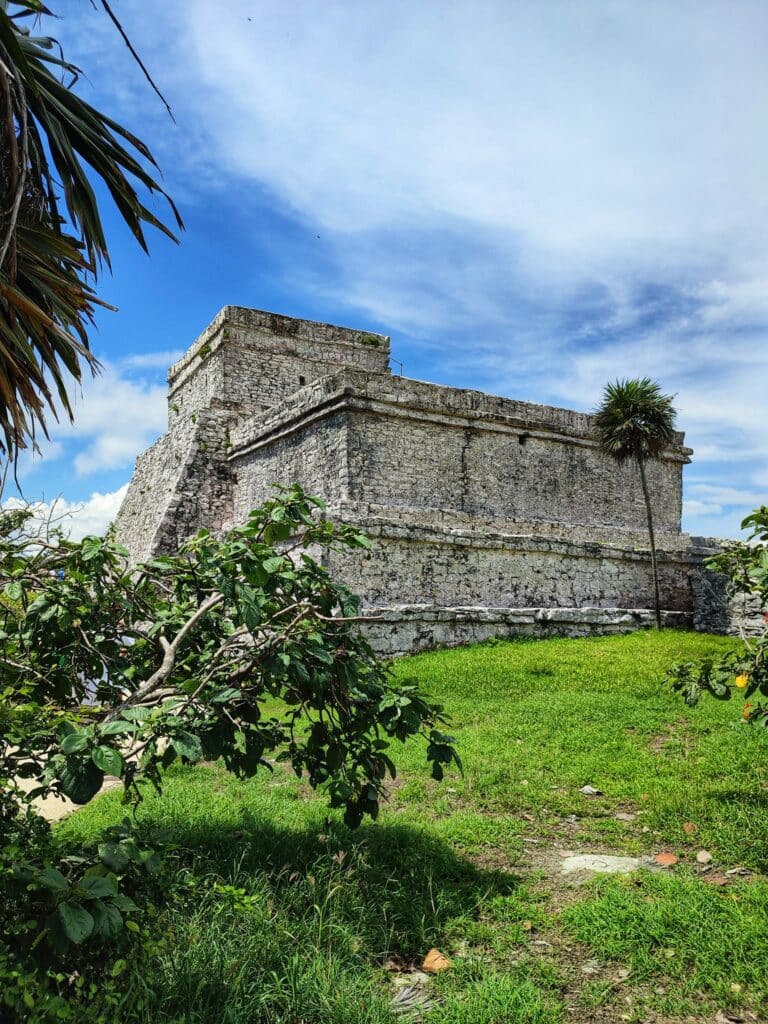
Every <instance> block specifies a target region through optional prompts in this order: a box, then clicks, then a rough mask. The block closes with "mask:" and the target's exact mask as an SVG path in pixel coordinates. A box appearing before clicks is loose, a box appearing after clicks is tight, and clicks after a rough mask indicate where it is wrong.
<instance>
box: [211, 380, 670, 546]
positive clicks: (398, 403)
mask: <svg viewBox="0 0 768 1024" xmlns="http://www.w3.org/2000/svg"><path fill="white" fill-rule="evenodd" d="M548 414H549V415H548ZM547 416H548V418H547ZM336 431H343V432H344V434H345V436H344V437H341V436H334V434H335V432H336ZM687 457H688V449H685V448H683V447H682V445H678V446H677V447H675V448H673V449H671V450H670V451H669V452H668V453H666V455H665V457H664V459H662V460H660V461H659V462H657V463H654V464H652V465H651V466H649V482H650V485H651V493H652V495H653V503H654V515H655V521H656V529H657V532H658V533H659V535H660V538H663V539H664V540H667V538H666V535H667V534H669V535H672V541H671V542H672V543H673V544H674V545H677V544H679V540H678V538H679V536H680V511H681V501H682V494H681V479H682V475H681V471H680V470H681V463H683V462H685V461H687ZM231 459H232V461H233V464H234V465H236V466H237V475H238V485H237V494H236V498H235V509H236V510H237V511H236V515H240V514H242V510H243V509H244V508H245V507H247V506H250V505H253V504H255V503H256V502H257V501H259V500H261V499H262V497H263V495H264V494H265V489H266V487H268V485H269V484H271V483H272V482H273V481H275V480H277V481H279V482H281V483H282V482H289V481H290V480H297V481H298V482H300V483H302V484H304V486H305V487H307V489H311V488H312V487H314V486H315V485H316V481H317V479H318V475H319V476H320V477H321V479H322V478H324V479H326V481H327V488H326V489H324V490H323V492H322V493H323V494H324V496H326V497H327V498H328V499H334V498H337V497H338V498H348V499H349V500H351V501H354V502H356V503H358V504H360V503H367V504H375V505H383V506H387V507H389V508H390V509H392V510H394V509H397V508H408V509H414V508H423V509H432V510H448V511H453V512H457V513H463V514H464V515H469V516H472V517H478V516H479V517H482V518H483V519H484V520H486V521H493V520H495V519H499V518H504V519H514V520H516V521H518V522H521V523H528V524H531V527H533V525H534V524H537V523H540V522H554V523H558V524H561V526H563V527H564V528H567V529H572V528H574V527H577V526H582V527H585V528H589V530H590V531H591V532H592V534H593V536H594V535H596V534H599V531H600V530H601V529H602V528H603V527H606V528H609V529H612V530H623V531H630V532H633V533H638V534H640V535H642V537H644V536H645V531H646V515H645V506H644V503H643V496H642V491H641V488H640V480H639V475H638V473H637V470H636V468H634V467H632V466H625V467H617V466H616V465H615V463H614V462H613V460H611V459H610V458H608V457H607V456H605V455H603V454H602V453H601V452H600V451H599V450H598V448H597V446H596V445H595V443H594V441H593V440H592V437H591V418H590V417H589V416H586V415H584V414H579V413H572V412H569V411H568V410H561V409H551V410H547V409H546V408H545V407H542V406H534V405H528V404H526V403H522V402H513V401H509V400H505V399H498V398H491V397H489V396H487V395H482V394H480V393H479V392H476V391H460V390H458V389H454V388H442V387H438V386H437V385H433V384H423V383H421V382H419V381H410V380H405V379H403V378H397V377H394V378H390V377H384V376H379V375H377V376H370V375H363V374H359V373H354V372H350V371H345V372H343V373H338V374H336V375H334V376H330V377H326V378H324V379H322V380H320V381H317V382H316V383H315V384H314V385H312V386H309V387H305V388H303V389H302V390H301V391H299V392H297V393H296V394H294V395H293V396H292V397H291V398H290V399H288V400H287V401H285V402H282V403H281V404H280V405H278V406H276V407H274V408H273V409H271V410H270V412H269V414H268V415H267V416H265V417H263V418H262V419H260V420H259V421H257V422H255V423H247V422H246V423H243V424H242V425H241V426H239V427H238V428H237V429H236V430H235V431H234V432H233V435H232V454H231ZM641 543H643V544H644V543H645V542H644V541H642V542H641Z"/></svg>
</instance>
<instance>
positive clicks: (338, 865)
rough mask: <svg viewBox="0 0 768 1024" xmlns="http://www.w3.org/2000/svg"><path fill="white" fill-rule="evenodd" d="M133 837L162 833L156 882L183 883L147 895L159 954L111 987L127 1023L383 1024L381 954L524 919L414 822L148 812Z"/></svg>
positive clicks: (411, 958)
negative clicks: (504, 919) (308, 821)
mask: <svg viewBox="0 0 768 1024" xmlns="http://www.w3.org/2000/svg"><path fill="white" fill-rule="evenodd" d="M140 828H141V831H142V832H144V833H145V835H146V839H147V840H151V837H152V834H153V832H156V831H157V829H158V828H162V829H163V830H164V831H165V832H171V833H172V835H171V844H172V849H170V850H169V851H168V852H167V853H166V854H165V856H164V859H165V862H166V864H167V869H166V872H167V873H166V875H165V878H176V879H180V880H181V881H180V882H179V883H178V884H176V885H175V886H174V885H171V886H168V885H167V884H166V883H165V882H163V881H162V879H158V883H157V887H156V889H155V893H154V894H152V897H151V898H154V899H155V902H156V905H157V907H158V910H159V914H158V916H157V917H156V919H155V924H154V925H152V928H153V930H156V931H157V932H158V934H160V933H164V934H165V940H164V945H163V947H162V949H161V950H160V951H159V952H158V953H156V954H155V955H153V958H152V960H151V964H150V963H148V962H147V961H146V960H144V961H142V960H141V959H140V958H137V959H136V960H135V961H132V962H131V966H130V970H129V971H128V972H127V973H126V975H124V976H123V977H122V978H121V982H122V983H123V992H124V995H123V996H122V1001H121V1003H120V1005H119V1008H118V1009H119V1018H120V1019H121V1020H122V1021H125V1022H133V1021H136V1022H142V1024H144V1022H145V1021H147V1022H148V1021H152V1024H155V1022H158V1024H159V1022H163V1024H165V1022H173V1024H176V1022H181V1021H184V1022H185V1024H198V1022H199V1024H214V1022H215V1024H261V1022H264V1024H274V1022H277V1021H284V1022H286V1024H288V1022H290V1024H298V1022H302V1024H390V1022H393V1021H394V1020H395V1018H394V1016H393V1012H392V1009H391V1006H390V999H391V991H390V987H389V983H388V980H387V979H388V977H389V975H386V974H385V973H384V972H383V971H382V969H381V968H382V966H383V965H384V963H385V961H386V960H387V959H388V958H392V957H394V958H395V960H396V962H397V963H398V964H400V965H402V966H403V967H406V966H408V965H412V964H416V963H418V964H420V962H421V959H422V957H423V956H424V955H425V953H426V952H427V950H428V949H429V948H430V947H432V946H438V947H442V948H444V949H446V950H447V951H448V952H450V950H451V947H452V944H453V943H454V942H456V941H459V940H463V938H464V936H465V934H466V931H467V929H471V928H472V927H483V924H482V921H483V918H484V916H485V915H486V914H488V913H489V911H490V908H491V906H493V908H494V909H495V910H496V911H498V909H499V906H500V905H502V906H503V908H504V910H506V913H507V914H508V917H509V921H510V927H513V922H515V921H517V920H518V919H519V920H522V919H524V918H525V917H527V916H529V914H528V912H527V911H523V910H522V909H521V908H520V906H519V904H520V902H521V901H523V902H524V899H525V897H524V896H523V895H522V892H523V891H522V890H518V880H517V879H516V878H515V877H514V876H511V875H509V874H506V873H504V872H500V871H487V870H481V869H478V868H477V867H476V866H475V865H473V864H472V863H471V862H469V861H468V860H465V859H463V858H461V857H459V856H457V854H456V853H455V851H454V850H453V849H452V848H451V847H450V846H449V844H448V843H446V842H444V841H442V840H440V839H437V838H435V837H434V836H431V835H429V834H428V833H426V832H425V831H422V830H420V829H418V828H414V827H412V826H410V825H400V824H392V823H382V824H372V825H365V826H363V827H361V828H360V829H357V830H355V831H351V830H349V829H347V828H345V827H344V826H343V825H341V824H339V823H337V822H331V821H329V820H327V819H326V821H325V823H322V822H321V827H320V828H318V827H317V825H315V826H310V825H306V826H301V827H290V826H287V825H285V824H282V823H280V824H276V823H275V822H274V821H272V820H270V819H269V818H268V817H266V816H261V815H258V814H254V813H253V811H251V810H250V809H242V810H241V811H240V815H239V820H238V819H237V818H236V817H234V816H233V817H232V819H230V821H229V822H227V823H226V824H224V823H223V822H221V821H218V822H213V823H211V824H210V825H208V824H205V823H204V822H203V821H201V820H200V819H199V818H198V819H197V820H195V821H193V822H190V823H187V824H185V823H183V822H179V821H178V820H176V821H174V824H173V827H172V829H169V828H168V821H167V818H166V819H165V820H164V816H163V814H162V811H158V812H157V813H156V814H153V809H152V808H147V809H146V810H145V813H143V814H142V821H141V825H140ZM98 838H99V837H97V836H95V835H94V836H92V837H91V841H98ZM230 886H231V887H233V888H232V889H228V888H227V887H230ZM138 895H139V894H137V896H138ZM137 902H138V899H137ZM139 1006H141V1012H138V1009H137V1007H139Z"/></svg>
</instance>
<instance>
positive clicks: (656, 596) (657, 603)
mask: <svg viewBox="0 0 768 1024" xmlns="http://www.w3.org/2000/svg"><path fill="white" fill-rule="evenodd" d="M637 464H638V466H639V467H640V483H641V484H642V485H643V497H644V498H645V511H646V514H647V516H648V538H649V540H650V542H651V571H652V573H653V607H654V610H655V612H656V629H661V594H660V593H659V567H658V565H657V563H656V537H655V535H654V532H653V512H652V511H651V498H650V495H649V494H648V481H647V480H646V478H645V460H644V459H640V458H639V459H638V460H637Z"/></svg>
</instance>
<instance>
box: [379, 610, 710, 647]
mask: <svg viewBox="0 0 768 1024" xmlns="http://www.w3.org/2000/svg"><path fill="white" fill-rule="evenodd" d="M368 614H369V616H370V617H369V618H368V621H367V622H366V623H365V625H364V629H365V632H366V634H367V636H368V638H369V640H370V641H371V644H372V645H373V647H374V649H375V650H377V651H379V652H380V653H381V654H386V655H389V656H391V657H398V656H400V655H404V654H414V653H417V652H419V651H428V650H431V649H433V648H435V647H459V646H463V645H465V644H473V643H480V642H482V641H484V640H491V639H493V638H497V637H499V638H501V637H505V638H508V637H516V636H535V637H547V636H569V637H580V636H591V635H598V634H599V635H605V634H610V633H632V632H634V631H635V630H637V629H649V628H651V627H653V625H654V622H655V617H654V614H653V612H652V611H649V610H648V609H647V608H484V607H479V608H472V607H465V608H438V607H435V606H434V605H432V606H430V605H393V606H392V607H390V608H376V609H372V610H370V611H369V612H368ZM662 621H663V624H664V626H665V628H672V627H676V628H684V627H690V626H691V618H690V615H687V614H686V613H684V612H671V611H664V612H662Z"/></svg>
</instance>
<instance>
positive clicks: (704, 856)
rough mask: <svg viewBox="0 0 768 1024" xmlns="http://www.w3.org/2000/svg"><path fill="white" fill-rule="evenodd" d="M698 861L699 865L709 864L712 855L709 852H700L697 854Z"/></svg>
mask: <svg viewBox="0 0 768 1024" xmlns="http://www.w3.org/2000/svg"><path fill="white" fill-rule="evenodd" d="M696 860H697V862H698V863H699V864H709V862H710V861H711V860H712V854H711V853H710V852H709V850H699V852H698V853H697V854H696Z"/></svg>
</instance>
